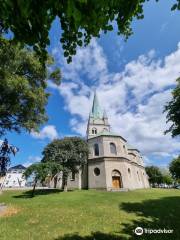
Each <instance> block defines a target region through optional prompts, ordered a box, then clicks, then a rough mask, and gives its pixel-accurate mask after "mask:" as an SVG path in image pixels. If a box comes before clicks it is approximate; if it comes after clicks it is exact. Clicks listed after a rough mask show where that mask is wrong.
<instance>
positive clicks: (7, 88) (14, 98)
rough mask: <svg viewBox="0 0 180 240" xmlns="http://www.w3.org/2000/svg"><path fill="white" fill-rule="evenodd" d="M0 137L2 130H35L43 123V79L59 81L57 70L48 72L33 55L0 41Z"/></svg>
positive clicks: (46, 97) (29, 51)
mask: <svg viewBox="0 0 180 240" xmlns="http://www.w3.org/2000/svg"><path fill="white" fill-rule="evenodd" d="M0 46H1V47H0V135H2V134H4V133H5V132H6V131H16V132H20V131H21V129H25V130H28V131H30V130H32V129H34V130H35V131H37V130H38V127H39V126H40V125H41V124H42V123H44V122H45V121H46V120H47V115H46V112H45V106H46V104H47V100H48V96H49V94H48V93H47V92H46V87H47V79H48V78H49V79H51V80H54V81H55V83H57V84H59V82H60V78H61V76H60V71H59V69H54V71H53V72H51V73H48V70H47V67H48V66H53V64H52V61H50V60H51V59H49V62H47V66H46V67H45V68H44V67H43V66H42V64H41V62H40V60H39V57H38V56H37V54H36V53H35V52H34V51H32V50H30V49H28V48H21V46H20V44H14V43H13V42H11V41H7V40H4V39H2V38H0Z"/></svg>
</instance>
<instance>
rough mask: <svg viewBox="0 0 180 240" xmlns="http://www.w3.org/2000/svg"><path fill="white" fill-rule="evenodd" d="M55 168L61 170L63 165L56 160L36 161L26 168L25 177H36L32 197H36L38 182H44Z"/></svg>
mask: <svg viewBox="0 0 180 240" xmlns="http://www.w3.org/2000/svg"><path fill="white" fill-rule="evenodd" d="M55 168H56V171H60V170H61V166H60V165H59V164H57V163H54V162H46V163H35V164H32V165H31V166H29V167H28V168H27V169H26V171H25V172H24V176H25V178H26V179H27V178H28V177H30V176H33V177H34V185H33V190H32V197H34V194H35V188H36V185H37V182H38V181H40V182H41V183H43V182H44V181H45V179H46V178H47V177H48V176H50V177H51V176H52V175H53V172H54V169H55Z"/></svg>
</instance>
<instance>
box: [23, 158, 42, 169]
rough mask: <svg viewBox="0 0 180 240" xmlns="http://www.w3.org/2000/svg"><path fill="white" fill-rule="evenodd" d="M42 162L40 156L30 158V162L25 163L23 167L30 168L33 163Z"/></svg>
mask: <svg viewBox="0 0 180 240" xmlns="http://www.w3.org/2000/svg"><path fill="white" fill-rule="evenodd" d="M40 161H41V157H39V156H29V157H28V160H27V161H26V162H25V163H23V166H25V167H29V166H30V165H32V164H33V163H37V162H40Z"/></svg>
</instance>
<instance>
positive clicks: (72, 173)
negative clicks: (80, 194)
mask: <svg viewBox="0 0 180 240" xmlns="http://www.w3.org/2000/svg"><path fill="white" fill-rule="evenodd" d="M75 177H76V174H75V172H74V171H72V172H71V181H75Z"/></svg>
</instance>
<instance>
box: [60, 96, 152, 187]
mask: <svg viewBox="0 0 180 240" xmlns="http://www.w3.org/2000/svg"><path fill="white" fill-rule="evenodd" d="M87 142H88V145H89V151H90V153H89V157H88V161H87V165H86V166H85V167H84V168H83V169H81V170H80V171H79V173H77V174H73V173H72V175H71V176H69V178H68V184H67V185H68V188H79V189H82V188H88V189H105V190H107V191H123V190H130V189H138V188H148V187H149V181H148V176H147V174H146V172H145V168H144V165H143V159H142V157H141V155H140V152H139V150H138V149H136V148H135V147H132V146H130V145H129V144H128V143H127V141H126V139H125V138H124V137H122V136H121V135H119V134H117V133H113V132H112V131H111V126H110V124H109V121H108V117H107V114H106V112H105V111H102V109H101V107H100V105H99V102H98V98H97V95H96V93H95V95H94V100H93V106H92V110H91V112H90V115H89V120H88V124H87ZM61 186H62V177H61V175H59V178H58V182H57V187H61Z"/></svg>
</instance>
